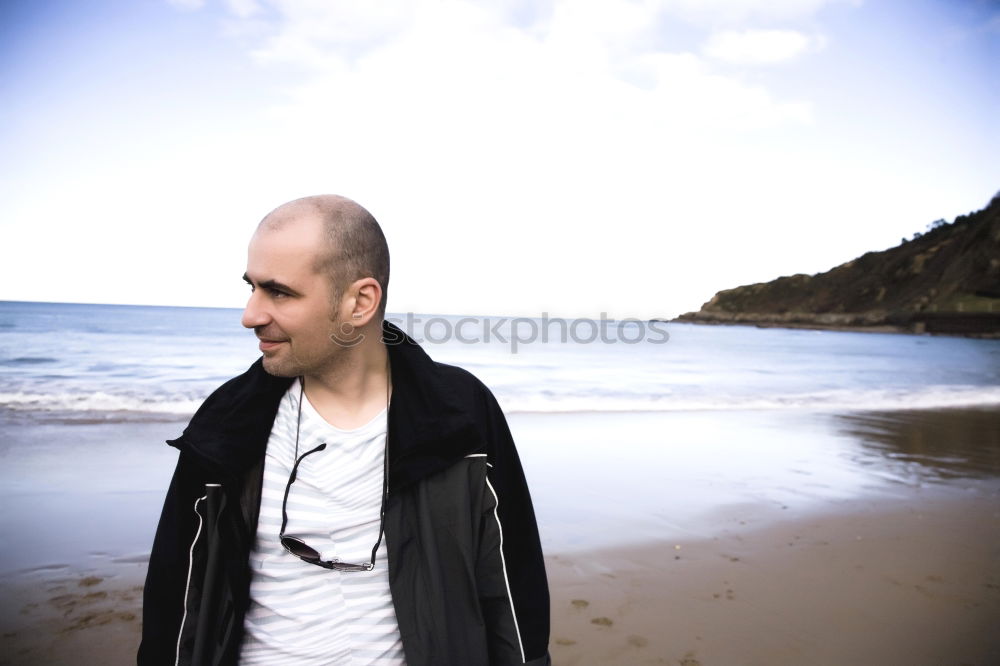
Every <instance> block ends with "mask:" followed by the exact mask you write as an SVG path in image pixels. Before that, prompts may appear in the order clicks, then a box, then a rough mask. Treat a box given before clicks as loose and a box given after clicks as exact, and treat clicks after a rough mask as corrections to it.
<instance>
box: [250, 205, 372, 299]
mask: <svg viewBox="0 0 1000 666" xmlns="http://www.w3.org/2000/svg"><path fill="white" fill-rule="evenodd" d="M313 220H315V221H318V222H319V223H320V225H321V230H322V237H323V239H324V241H325V247H324V248H322V249H321V251H320V252H319V253H318V255H317V259H316V264H315V266H314V269H315V270H316V272H321V273H326V274H327V275H329V276H330V279H331V280H332V283H333V293H334V298H335V300H336V301H339V300H340V298H341V296H342V295H343V293H344V290H345V289H346V288H347V286H348V285H350V284H351V283H353V282H354V281H356V280H360V279H361V278H366V277H371V278H375V280H377V281H378V283H379V285H381V287H382V300H381V302H380V303H379V313H380V314H381V315H384V314H385V304H386V297H387V294H388V291H389V247H388V245H387V244H386V242H385V236H384V235H383V234H382V228H381V227H380V226H379V224H378V222H377V221H375V218H374V217H372V214H371V213H369V212H368V211H367V210H365V209H364V208H363V207H362V206H361V205H359V204H358V203H356V202H354V201H352V200H350V199H348V198H347V197H342V196H338V195H336V194H320V195H317V196H312V197H305V198H303V199H296V200H295V201H290V202H288V203H286V204H283V205H281V206H278V207H277V208H275V209H274V210H273V211H271V212H270V213H268V214H267V216H265V217H264V219H263V220H261V222H260V225H258V227H257V233H258V234H260V233H267V232H272V231H280V230H281V229H282V227H284V226H286V225H288V224H291V223H295V222H302V221H313Z"/></svg>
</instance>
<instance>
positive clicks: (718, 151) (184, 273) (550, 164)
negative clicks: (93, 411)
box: [0, 0, 1000, 318]
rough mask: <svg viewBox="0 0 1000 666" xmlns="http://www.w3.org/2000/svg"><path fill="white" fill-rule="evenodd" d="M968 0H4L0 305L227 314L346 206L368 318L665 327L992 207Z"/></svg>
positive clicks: (978, 22)
mask: <svg viewBox="0 0 1000 666" xmlns="http://www.w3.org/2000/svg"><path fill="white" fill-rule="evenodd" d="M998 70H1000V3H998V2H996V1H995V0H989V1H987V0H605V1H597V0H594V1H589V0H494V1H490V2H487V1H480V2H470V1H467V0H385V1H382V2H370V1H369V2H346V1H345V2H337V1H333V0H107V1H100V0H95V1H93V2H86V3H83V2H78V1H75V0H6V1H5V2H3V3H0V102H2V103H0V300H39V301H57V302H85V303H126V304H151V305H186V306H214V307H242V306H243V304H244V303H245V300H246V297H247V295H248V292H247V288H246V285H245V284H244V283H243V281H242V279H241V276H242V274H243V271H244V270H245V267H246V246H247V242H248V240H249V238H250V235H251V234H252V233H253V230H254V228H255V227H256V224H257V223H258V221H259V220H260V219H261V218H262V217H263V216H264V215H265V214H266V213H267V212H269V211H270V210H272V209H273V208H275V207H277V206H278V205H280V204H282V203H284V202H286V201H290V200H292V199H296V198H298V197H301V196H307V195H311V194H318V193H337V194H342V195H345V196H348V197H350V198H352V199H355V200H356V201H358V202H359V203H361V204H362V205H363V206H365V207H366V208H368V209H369V210H370V211H371V212H372V213H373V214H374V215H375V217H376V218H377V219H378V220H379V222H380V223H381V224H382V227H383V229H384V231H385V234H386V236H387V238H388V241H389V245H390V251H391V253H392V277H391V281H390V290H389V294H390V298H389V303H388V309H389V311H390V312H398V313H402V312H418V313H442V314H478V315H509V316H514V315H516V316H541V315H542V314H543V313H547V314H548V315H550V316H572V317H594V318H597V317H600V316H601V313H607V316H609V317H616V318H625V317H640V318H647V317H672V316H676V315H678V314H681V313H683V312H687V311H691V310H697V309H698V308H699V307H700V306H701V304H702V303H704V302H705V301H707V300H709V299H710V298H711V297H712V295H713V294H714V293H715V292H717V291H719V290H721V289H726V288H730V287H734V286H738V285H742V284H750V283H754V282H763V281H768V280H772V279H774V278H776V277H779V276H781V275H790V274H794V273H809V274H813V273H817V272H822V271H825V270H828V269H829V268H831V267H833V266H835V265H837V264H840V263H842V262H844V261H848V260H850V259H852V258H854V257H856V256H858V255H860V254H863V253H864V252H867V251H869V250H880V249H885V248H887V247H891V246H894V245H896V244H898V243H899V242H900V239H901V238H903V237H910V236H912V234H913V233H914V232H917V231H924V230H925V229H926V227H927V225H928V224H930V223H931V222H933V221H934V220H937V219H942V218H943V219H946V220H949V221H950V220H952V219H954V217H956V216H957V215H960V214H965V213H968V212H970V211H973V210H978V209H980V208H982V207H984V206H985V205H986V204H987V202H988V201H989V200H990V198H991V197H992V196H993V195H994V194H995V193H996V192H997V191H998V190H1000V160H998V159H997V155H1000V132H998V123H997V118H1000V76H998Z"/></svg>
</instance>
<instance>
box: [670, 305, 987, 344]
mask: <svg viewBox="0 0 1000 666" xmlns="http://www.w3.org/2000/svg"><path fill="white" fill-rule="evenodd" d="M956 315H958V316H961V313H956ZM969 316H970V318H971V316H972V315H971V314H970V315H969ZM823 317H828V318H829V319H830V321H823V319H822V318H823ZM866 317H869V315H866V314H864V313H861V314H856V315H855V314H851V315H833V316H832V317H829V316H827V315H810V314H808V313H795V314H790V315H786V314H773V315H768V314H765V313H759V312H746V313H724V314H719V313H703V312H693V313H692V312H689V313H686V314H682V315H680V316H678V317H674V318H673V319H669V320H667V323H670V324H696V325H706V326H752V327H754V328H781V329H790V330H806V331H836V332H841V333H890V334H894V335H897V334H900V335H929V336H933V337H952V338H970V339H975V340H1000V330H971V331H970V330H948V326H947V324H945V325H944V326H942V325H941V324H942V322H946V321H947V319H946V318H944V317H943V316H942V317H938V318H936V319H934V320H933V323H932V322H931V321H927V322H925V321H922V320H916V319H915V320H914V321H912V322H907V323H905V324H903V323H900V324H895V323H890V321H888V320H887V319H886V318H873V319H871V323H847V322H849V321H858V320H864V319H865V318H866ZM996 318H997V316H994V315H991V316H990V319H989V321H990V322H991V323H992V324H993V325H995V324H996ZM836 319H842V320H843V321H842V322H838V321H836ZM963 321H964V320H963ZM928 323H931V326H930V327H928V326H927V324H928ZM972 326H973V327H974V326H975V325H974V323H973V324H972ZM935 328H937V330H935ZM960 328H961V327H960Z"/></svg>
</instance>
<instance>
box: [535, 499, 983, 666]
mask: <svg viewBox="0 0 1000 666" xmlns="http://www.w3.org/2000/svg"><path fill="white" fill-rule="evenodd" d="M996 499H997V498H992V501H984V500H983V499H982V498H980V499H977V500H974V501H969V500H967V499H964V498H943V497H937V498H933V499H928V501H925V502H897V503H892V504H891V505H890V506H884V504H882V503H872V504H864V503H852V504H850V505H848V506H845V507H843V509H842V512H841V513H838V514H830V515H819V516H814V517H811V518H808V519H803V520H791V521H788V522H784V523H780V524H777V525H774V526H771V527H769V528H766V529H761V530H746V529H743V528H742V527H741V526H740V525H739V522H740V521H739V520H735V521H734V522H732V523H731V524H730V525H728V526H720V527H721V529H720V530H719V534H718V536H717V537H714V538H712V539H710V540H708V541H692V542H688V541H677V542H676V543H662V544H658V545H650V546H646V547H637V548H631V549H620V550H608V551H600V552H593V553H580V554H574V555H570V556H558V555H557V556H553V557H552V558H550V560H549V576H550V578H551V590H552V610H553V630H552V642H551V652H552V656H553V660H554V663H556V664H562V665H566V666H569V665H573V664H682V665H683V666H698V665H704V666H708V665H719V666H725V665H733V664H745V665H756V664H759V665H761V666H764V665H770V666H774V665H787V666H792V665H802V664H809V665H811V666H825V665H829V666H840V665H843V664H859V665H860V664H866V665H867V664H872V665H875V664H878V665H882V664H885V665H887V666H888V665H895V664H907V665H908V666H923V665H926V666H940V665H943V664H948V665H951V664H955V665H958V664H980V665H983V666H987V665H989V664H997V663H1000V633H998V632H997V627H998V626H1000V504H998V503H997V501H996Z"/></svg>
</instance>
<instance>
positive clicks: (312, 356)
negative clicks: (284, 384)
mask: <svg viewBox="0 0 1000 666" xmlns="http://www.w3.org/2000/svg"><path fill="white" fill-rule="evenodd" d="M343 324H344V322H342V321H332V322H330V326H329V329H328V330H327V334H326V337H325V339H324V342H323V343H322V347H321V348H319V349H316V350H312V353H307V354H302V353H296V349H295V347H294V346H293V342H292V341H291V340H288V341H286V342H285V345H286V346H287V348H284V349H279V350H276V352H274V353H272V354H271V355H270V356H269V355H268V354H264V359H263V365H264V370H265V371H266V372H267V373H268V374H269V375H273V376H275V377H304V376H306V375H317V374H328V373H330V372H332V371H335V370H336V368H338V367H339V366H341V365H342V364H343V363H344V361H345V360H346V358H347V355H348V353H349V349H347V348H345V346H344V345H343V344H340V343H338V342H337V340H338V339H339V338H338V331H340V330H342V329H341V327H342V326H343ZM340 337H342V336H340Z"/></svg>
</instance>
